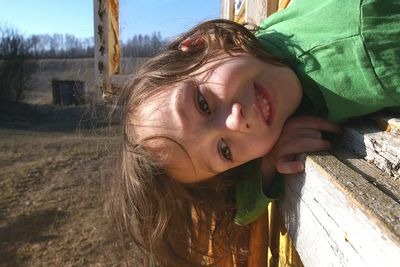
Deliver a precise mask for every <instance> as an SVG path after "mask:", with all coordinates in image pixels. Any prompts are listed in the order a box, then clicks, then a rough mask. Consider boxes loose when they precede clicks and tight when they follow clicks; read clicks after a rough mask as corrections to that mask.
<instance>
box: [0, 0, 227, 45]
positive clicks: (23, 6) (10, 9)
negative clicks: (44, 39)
mask: <svg viewBox="0 0 400 267" xmlns="http://www.w3.org/2000/svg"><path fill="white" fill-rule="evenodd" d="M0 3H1V5H0V6H1V8H0V26H4V25H8V26H12V27H14V28H16V29H18V31H19V32H20V33H22V34H25V35H31V34H45V33H49V34H53V33H61V34H65V33H70V34H74V35H75V36H76V37H78V38H86V37H91V36H93V0H0ZM219 3H220V1H219V0H119V5H120V37H121V39H122V40H126V39H128V38H130V37H131V36H133V35H134V34H139V33H142V34H146V33H152V32H154V31H160V32H161V34H162V36H163V37H170V36H175V35H177V34H179V33H181V32H183V31H185V30H187V29H189V28H190V27H192V26H194V25H196V24H197V23H198V22H201V21H204V20H206V19H212V18H217V17H219V5H220V4H219Z"/></svg>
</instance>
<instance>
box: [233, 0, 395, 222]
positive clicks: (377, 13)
mask: <svg viewBox="0 0 400 267" xmlns="http://www.w3.org/2000/svg"><path fill="white" fill-rule="evenodd" d="M256 37H257V38H258V39H259V41H260V42H261V44H262V45H263V47H264V48H265V49H266V50H267V51H268V52H270V53H272V54H274V55H277V56H279V57H281V58H282V59H283V60H284V61H286V62H287V63H288V65H289V66H290V67H291V68H292V69H293V70H294V71H295V72H296V74H297V76H298V78H299V80H300V82H301V84H302V87H303V90H304V92H305V97H304V98H303V102H302V105H301V107H302V109H303V112H304V111H305V112H308V113H310V114H315V115H321V116H324V117H326V118H328V119H330V120H332V121H335V122H342V121H345V120H346V119H348V118H351V117H356V116H362V115H365V114H369V113H372V112H374V111H378V110H380V109H383V108H394V109H396V108H399V107H400V45H399V43H400V0H376V1H373V0H368V1H367V0H366V1H362V0H293V1H292V2H291V4H290V5H289V7H288V8H287V9H285V10H283V11H280V12H278V13H275V14H274V15H272V16H271V17H269V18H268V19H266V20H264V21H263V22H262V23H261V25H260V29H259V31H258V32H257V33H256ZM260 179H261V177H257V179H254V180H250V181H247V182H246V183H252V184H253V186H250V185H246V186H247V187H249V188H255V189H253V190H254V191H253V192H251V193H249V192H247V193H246V194H245V193H241V192H242V191H244V190H242V189H240V188H242V187H243V186H244V184H239V185H237V187H236V197H237V202H238V212H237V216H236V218H235V221H236V222H237V223H238V224H247V223H249V222H251V221H253V220H255V219H256V218H257V217H258V216H259V215H260V214H262V213H263V212H264V211H265V209H266V203H267V201H264V202H261V201H260V199H261V200H262V199H263V198H262V197H260V196H259V195H258V194H262V190H261V188H260V187H256V186H254V185H259V186H260ZM249 195H251V196H252V197H251V198H250V199H245V198H246V197H247V198H248V196H249ZM264 200H265V199H264ZM256 202H257V203H256ZM243 203H247V204H245V205H244V204H243ZM254 207H262V208H257V209H256V208H254Z"/></svg>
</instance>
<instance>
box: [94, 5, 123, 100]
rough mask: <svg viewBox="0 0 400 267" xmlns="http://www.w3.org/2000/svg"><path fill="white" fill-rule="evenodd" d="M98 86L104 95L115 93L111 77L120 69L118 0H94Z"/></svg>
mask: <svg viewBox="0 0 400 267" xmlns="http://www.w3.org/2000/svg"><path fill="white" fill-rule="evenodd" d="M93 4H94V32H95V52H94V56H95V61H94V62H95V77H96V86H97V87H98V88H99V89H100V90H101V92H102V93H103V97H107V96H109V95H112V94H114V93H115V92H114V91H113V89H112V86H111V77H112V75H114V74H118V73H119V71H120V43H119V24H118V17H119V14H118V10H119V8H118V7H119V3H118V0H93Z"/></svg>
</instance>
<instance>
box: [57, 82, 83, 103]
mask: <svg viewBox="0 0 400 267" xmlns="http://www.w3.org/2000/svg"><path fill="white" fill-rule="evenodd" d="M51 85H52V88H53V104H54V105H61V106H68V105H83V104H85V82H84V81H75V80H52V81H51Z"/></svg>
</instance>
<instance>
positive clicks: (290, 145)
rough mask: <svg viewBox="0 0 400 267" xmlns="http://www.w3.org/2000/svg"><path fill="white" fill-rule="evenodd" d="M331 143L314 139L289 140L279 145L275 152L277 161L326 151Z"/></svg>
mask: <svg viewBox="0 0 400 267" xmlns="http://www.w3.org/2000/svg"><path fill="white" fill-rule="evenodd" d="M330 147H331V143H330V142H329V141H327V140H324V139H315V138H307V137H306V138H295V139H290V140H288V141H287V142H285V143H284V144H283V145H281V146H280V147H279V149H278V152H277V155H276V156H277V159H278V161H279V159H282V158H284V157H286V156H288V155H297V154H300V153H303V152H316V151H321V150H328V149H330Z"/></svg>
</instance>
